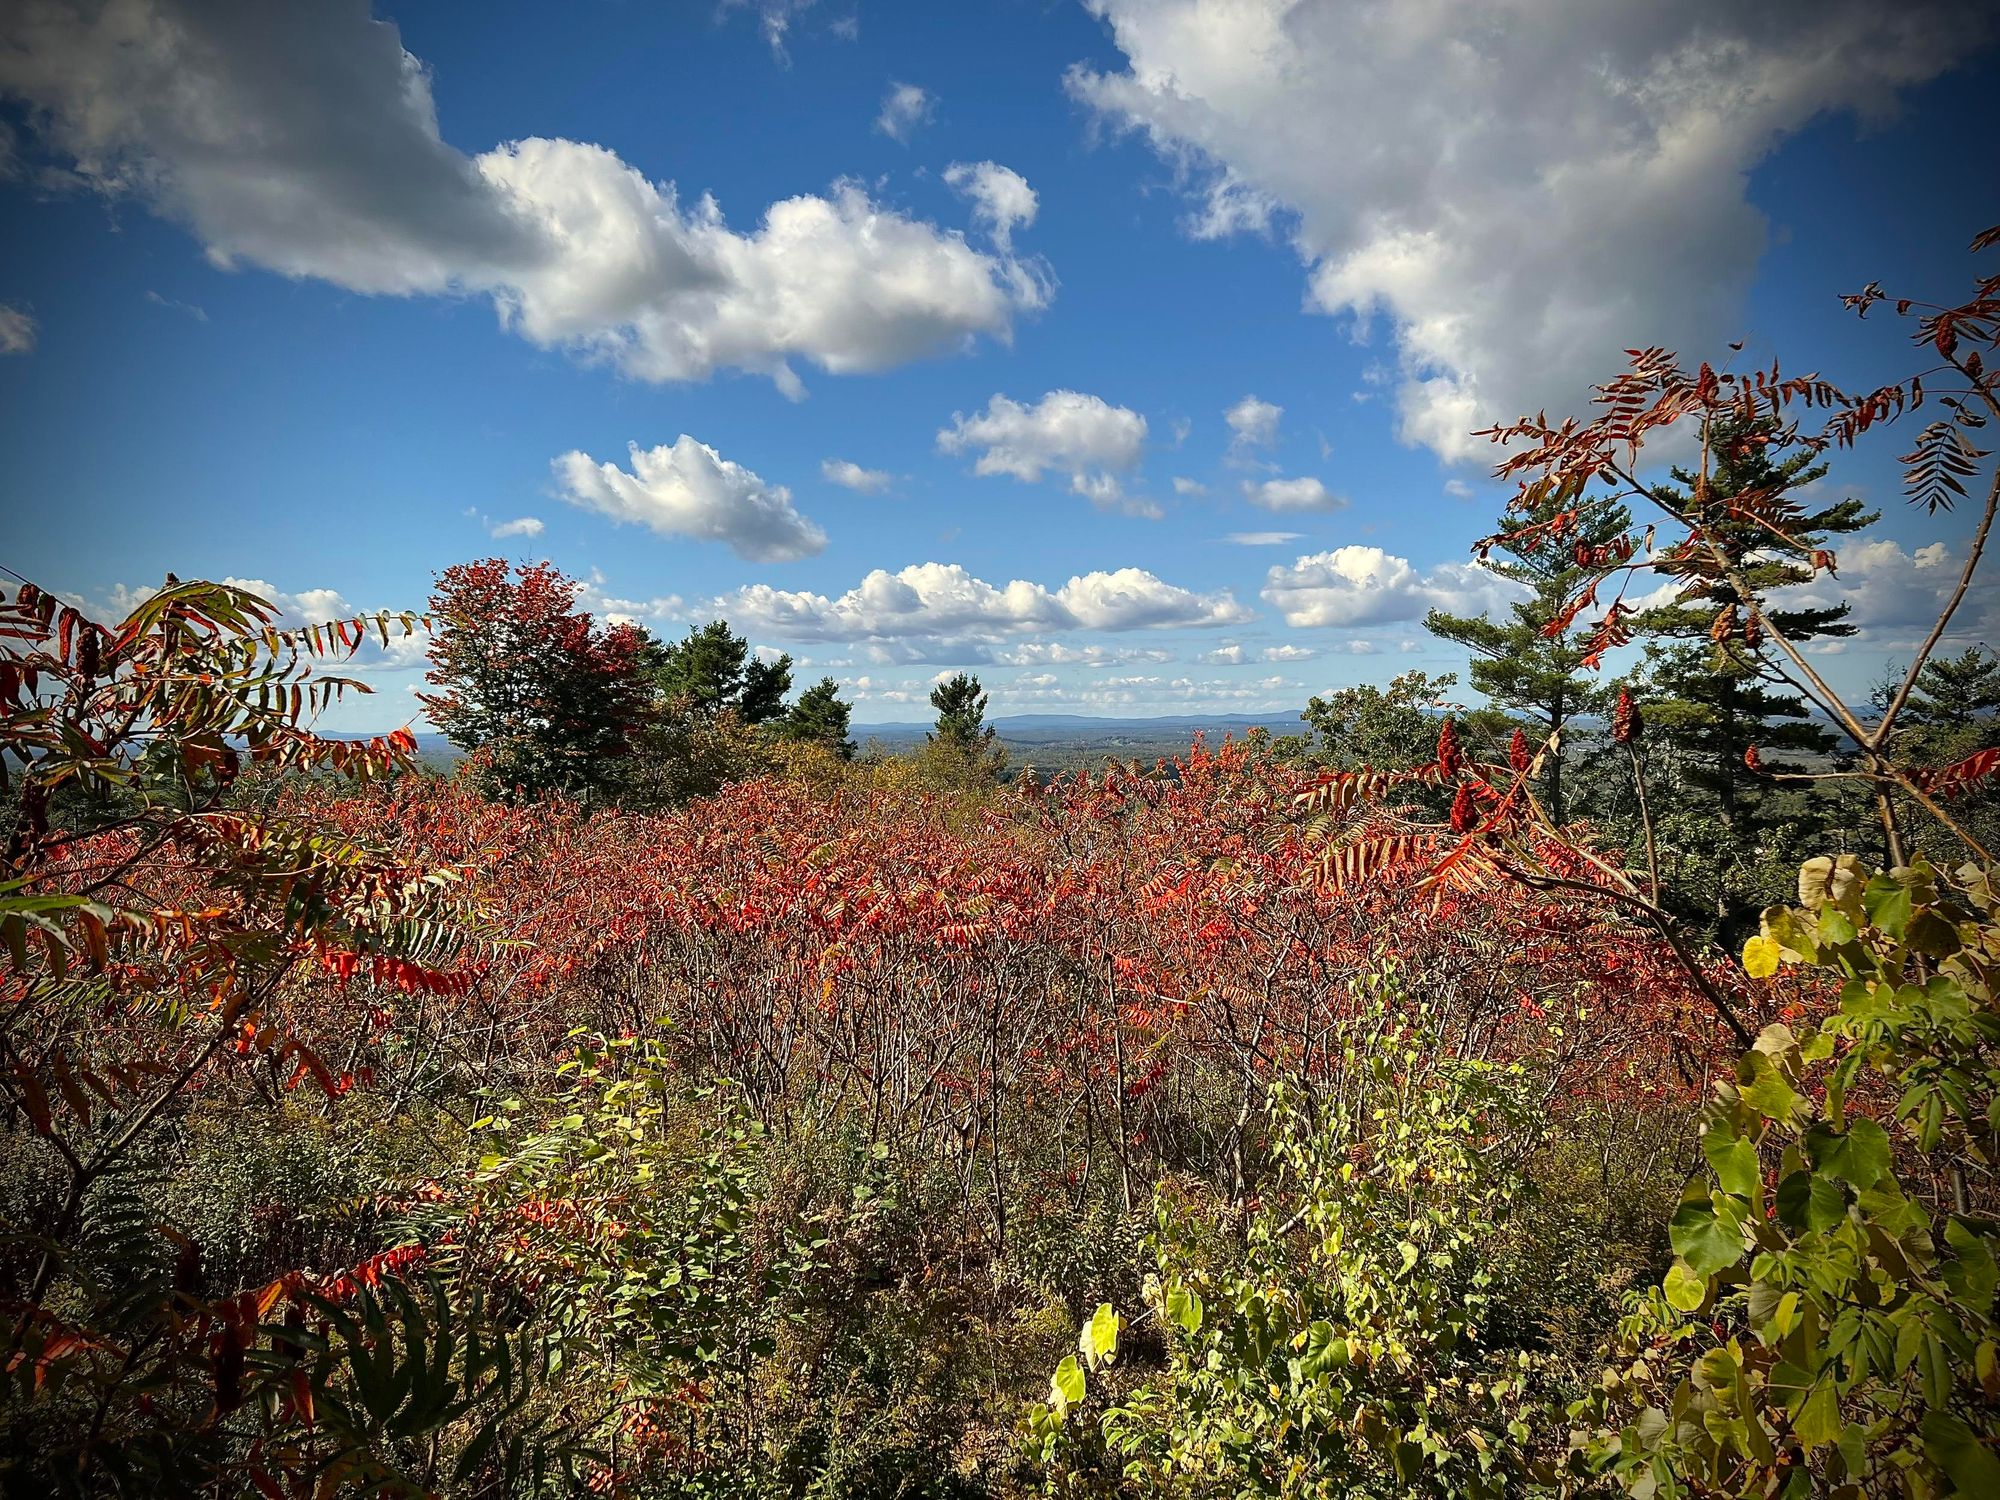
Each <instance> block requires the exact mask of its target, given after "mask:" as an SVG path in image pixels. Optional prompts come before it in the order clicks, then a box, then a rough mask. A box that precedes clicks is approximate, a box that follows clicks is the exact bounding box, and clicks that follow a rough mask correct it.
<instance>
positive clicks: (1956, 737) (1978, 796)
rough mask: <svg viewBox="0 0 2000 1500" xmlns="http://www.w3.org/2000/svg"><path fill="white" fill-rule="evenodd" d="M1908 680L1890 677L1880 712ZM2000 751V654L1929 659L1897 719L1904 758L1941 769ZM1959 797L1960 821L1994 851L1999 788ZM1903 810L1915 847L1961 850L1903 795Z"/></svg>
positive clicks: (1976, 651) (1998, 837)
mask: <svg viewBox="0 0 2000 1500" xmlns="http://www.w3.org/2000/svg"><path fill="white" fill-rule="evenodd" d="M1902 677H1903V674H1902V673H1901V672H1898V671H1895V670H1893V669H1891V671H1890V672H1889V673H1888V674H1887V677H1886V679H1885V681H1884V683H1883V685H1882V686H1881V687H1880V688H1878V689H1877V692H1876V707H1877V709H1878V710H1880V709H1883V708H1886V707H1887V705H1888V703H1889V702H1890V700H1891V699H1892V697H1893V696H1894V693H1895V690H1896V688H1897V687H1898V686H1900V685H1901V682H1902ZM1996 746H2000V656H1995V655H1994V654H1993V651H1992V649H1991V648H1990V647H1986V646H1974V647H1971V648H1969V649H1968V650H1966V651H1964V652H1963V653H1961V654H1960V655H1958V656H1933V657H1932V658H1931V659H1930V660H1929V661H1927V662H1925V663H1924V669H1923V671H1921V672H1920V673H1918V674H1917V681H1916V686H1915V687H1914V688H1913V689H1912V690H1911V692H1910V696H1909V698H1908V699H1907V700H1906V701H1905V702H1904V704H1903V711H1902V713H1901V714H1899V715H1898V716H1897V719H1896V728H1895V731H1894V749H1895V754H1896V758H1897V759H1898V760H1899V761H1901V762H1902V763H1903V764H1905V765H1909V766H1916V767H1919V768H1921V769H1923V770H1925V771H1933V772H1934V771H1940V770H1943V769H1944V768H1945V767H1947V766H1952V765H1957V764H1959V763H1960V762H1962V761H1964V760H1966V759H1968V758H1969V757H1971V756H1974V755H1977V754H1978V753H1979V752H1980V751H1981V750H1990V749H1993V748H1994V747H1996ZM1952 800H1953V802H1954V804H1955V805H1954V806H1953V807H1952V817H1953V818H1954V819H1955V820H1956V821H1957V822H1958V823H1960V824H1961V825H1962V826H1963V827H1965V828H1966V829H1967V830H1968V831H1969V832H1970V833H1971V834H1972V835H1973V836H1974V837H1975V838H1977V839H1978V840H1979V842H1980V843H1981V844H1983V845H1985V846H1986V847H1987V848H1988V849H1991V848H1994V847H1996V845H2000V793H1996V792H1995V791H1994V790H1993V789H1992V784H1991V783H1986V784H1982V785H1978V786H1975V787H1973V788H1970V789H1969V790H1968V791H1966V792H1965V793H1964V794H1962V795H1959V796H1956V797H1954V798H1953V799H1952ZM1896 810H1897V814H1898V816H1899V817H1900V818H1901V819H1902V820H1903V822H1904V824H1905V826H1906V827H1908V828H1909V830H1910V832H1911V834H1912V835H1913V838H1912V846H1913V847H1914V848H1918V849H1928V850H1931V851H1933V853H1934V857H1935V854H1936V853H1941V852H1944V851H1947V850H1950V849H1951V848H1952V847H1953V844H1952V840H1951V839H1950V838H1949V837H1948V836H1947V835H1946V834H1945V832H1944V830H1942V829H1941V828H1939V827H1938V825H1937V823H1936V820H1935V819H1933V818H1932V817H1931V816H1930V815H1929V814H1928V813H1927V812H1925V811H1924V809H1923V808H1921V807H1919V806H1916V805H1915V804H1914V803H1912V802H1910V801H1907V800H1905V799H1903V798H1900V797H1899V798H1898V799H1897V807H1896Z"/></svg>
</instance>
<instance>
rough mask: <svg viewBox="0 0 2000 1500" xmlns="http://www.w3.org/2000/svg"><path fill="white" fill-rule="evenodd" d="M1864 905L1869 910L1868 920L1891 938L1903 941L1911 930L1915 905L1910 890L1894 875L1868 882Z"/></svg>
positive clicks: (1882, 876) (1881, 876) (1863, 899)
mask: <svg viewBox="0 0 2000 1500" xmlns="http://www.w3.org/2000/svg"><path fill="white" fill-rule="evenodd" d="M1862 904H1863V905H1864V906H1866V907H1867V908H1868V920H1869V921H1871V922H1873V923H1874V924H1875V925H1876V926H1877V927H1879V928H1881V929H1882V931H1883V932H1885V933H1887V934H1888V935H1889V936H1890V937H1892V938H1895V939H1897V940H1898V941H1901V939H1902V936H1903V934H1904V933H1905V932H1907V931H1909V928H1910V914H1911V912H1912V911H1914V910H1915V905H1914V903H1913V901H1912V900H1911V897H1910V888H1909V887H1908V886H1907V885H1904V884H1903V882H1902V881H1900V880H1898V879H1896V878H1895V877H1894V876H1893V875H1877V876H1876V877H1875V878H1874V879H1872V880H1870V881H1869V882H1868V889H1867V890H1866V891H1865V892H1864V893H1863V895H1862Z"/></svg>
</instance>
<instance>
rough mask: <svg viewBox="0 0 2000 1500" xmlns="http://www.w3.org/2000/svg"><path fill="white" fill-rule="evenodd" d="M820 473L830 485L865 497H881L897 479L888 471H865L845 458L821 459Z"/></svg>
mask: <svg viewBox="0 0 2000 1500" xmlns="http://www.w3.org/2000/svg"><path fill="white" fill-rule="evenodd" d="M819 472H820V477H821V478H822V479H825V480H826V481H828V482H829V483H831V484H837V485H839V486H840V487H841V488H842V489H844V490H854V491H857V492H858V493H860V494H863V495H879V494H881V493H882V492H883V491H884V490H886V489H888V488H889V486H890V485H891V484H893V483H894V482H895V479H896V476H895V475H893V474H891V473H890V472H889V471H888V470H887V469H864V468H862V467H861V465H860V464H857V463H853V462H850V461H849V460H847V459H844V458H824V459H821V460H820V465H819Z"/></svg>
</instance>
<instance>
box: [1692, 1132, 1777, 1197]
mask: <svg viewBox="0 0 2000 1500" xmlns="http://www.w3.org/2000/svg"><path fill="white" fill-rule="evenodd" d="M1701 1150H1702V1154H1703V1155H1704V1156H1706V1157H1707V1158H1708V1164H1709V1166H1710V1167H1712V1168H1714V1170H1715V1180H1716V1181H1717V1182H1719V1183H1721V1184H1722V1190H1723V1191H1724V1192H1725V1193H1734V1194H1735V1195H1736V1196H1737V1197H1739V1198H1750V1197H1754V1196H1755V1195H1756V1192H1757V1187H1758V1184H1759V1183H1760V1182H1761V1181H1762V1180H1763V1179H1762V1174H1761V1173H1760V1171H1759V1169H1758V1166H1757V1148H1756V1147H1755V1146H1753V1145H1751V1144H1750V1143H1749V1142H1748V1141H1746V1140H1744V1139H1743V1137H1742V1136H1740V1135H1731V1134H1729V1133H1728V1132H1727V1131H1726V1130H1711V1131H1709V1132H1708V1133H1707V1134H1706V1135H1704V1136H1703V1137H1702V1138H1701Z"/></svg>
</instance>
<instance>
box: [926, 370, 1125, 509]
mask: <svg viewBox="0 0 2000 1500" xmlns="http://www.w3.org/2000/svg"><path fill="white" fill-rule="evenodd" d="M937 442H938V447H940V448H941V449H943V450H944V451H945V452H946V453H970V452H976V453H977V454H978V457H977V458H976V459H975V460H974V462H973V465H972V472H973V473H975V474H987V475H991V474H1011V475H1012V476H1013V477H1014V478H1016V479H1019V480H1024V481H1027V482H1030V483H1032V482H1033V481H1035V480H1038V479H1040V478H1041V477H1042V476H1043V475H1044V474H1046V473H1048V472H1049V471H1050V470H1054V471H1055V472H1057V473H1061V474H1067V475H1068V476H1069V482H1070V489H1071V490H1072V491H1073V492H1075V493H1076V494H1079V495H1082V496H1084V497H1085V498H1086V499H1088V500H1090V501H1091V502H1092V503H1093V504H1095V505H1099V506H1102V507H1105V508H1107V509H1110V508H1119V507H1121V506H1126V507H1127V508H1135V509H1139V510H1140V513H1142V514H1144V513H1150V514H1152V515H1155V516H1157V515H1158V511H1157V510H1156V509H1154V508H1153V507H1151V506H1148V505H1146V504H1145V502H1143V501H1139V502H1137V504H1136V506H1129V505H1128V500H1129V497H1127V496H1126V494H1125V492H1124V486H1123V484H1122V482H1121V480H1120V477H1119V476H1120V475H1122V474H1125V473H1128V472H1130V471H1131V470H1132V469H1133V468H1135V467H1137V465H1138V462H1139V457H1140V455H1141V454H1142V453H1143V452H1144V451H1145V446H1146V419H1145V418H1144V417H1142V416H1140V415H1139V413H1137V412H1136V411H1133V410H1131V409H1130V408H1129V407H1123V406H1113V405H1111V404H1110V403H1109V402H1108V401H1106V400H1105V399H1104V398H1103V397H1102V396H1088V395H1085V394H1084V393H1083V392H1081V391H1050V392H1049V393H1048V394H1047V395H1045V396H1043V397H1042V399H1041V400H1040V401H1038V402H1036V403H1035V404H1034V405H1033V406H1024V405H1022V404H1021V403H1020V402H1018V401H1013V400H1009V399H1008V398H1007V397H1006V396H1000V395H996V396H995V397H994V398H993V399H992V400H991V401H989V402H987V403H986V410H984V411H982V412H975V413H973V415H971V416H969V417H968V416H966V415H965V414H964V413H962V412H954V413H952V422H951V426H949V427H947V428H945V429H943V430H942V431H941V432H939V433H938V435H937Z"/></svg>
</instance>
